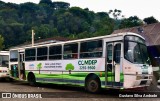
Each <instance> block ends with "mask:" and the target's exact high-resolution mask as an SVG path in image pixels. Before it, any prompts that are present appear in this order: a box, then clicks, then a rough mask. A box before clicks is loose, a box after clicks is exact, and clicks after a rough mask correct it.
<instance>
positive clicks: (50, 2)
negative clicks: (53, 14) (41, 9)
mask: <svg viewBox="0 0 160 101" xmlns="http://www.w3.org/2000/svg"><path fill="white" fill-rule="evenodd" d="M39 4H47V5H52V1H51V0H40V2H39Z"/></svg>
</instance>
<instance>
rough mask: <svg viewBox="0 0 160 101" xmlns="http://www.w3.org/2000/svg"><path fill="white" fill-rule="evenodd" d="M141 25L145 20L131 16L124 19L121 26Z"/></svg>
mask: <svg viewBox="0 0 160 101" xmlns="http://www.w3.org/2000/svg"><path fill="white" fill-rule="evenodd" d="M141 25H143V21H142V20H141V19H139V18H138V17H137V16H131V17H129V18H125V19H122V20H121V23H120V25H119V28H129V27H135V26H141Z"/></svg>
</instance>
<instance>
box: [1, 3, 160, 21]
mask: <svg viewBox="0 0 160 101" xmlns="http://www.w3.org/2000/svg"><path fill="white" fill-rule="evenodd" d="M1 1H4V2H11V3H16V4H20V3H24V2H34V3H39V0H1ZM52 1H63V2H68V3H70V5H71V7H73V6H78V7H81V8H89V10H91V11H94V12H108V11H109V10H114V9H118V10H121V11H122V15H124V17H125V18H128V17H130V16H138V17H139V18H140V19H142V20H143V19H144V18H147V17H150V16H153V17H155V18H156V19H157V20H159V21H160V0H52Z"/></svg>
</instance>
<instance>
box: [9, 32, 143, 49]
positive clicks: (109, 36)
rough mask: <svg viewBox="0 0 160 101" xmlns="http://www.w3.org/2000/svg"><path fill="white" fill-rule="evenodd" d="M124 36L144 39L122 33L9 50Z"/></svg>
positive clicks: (129, 33) (128, 33)
mask: <svg viewBox="0 0 160 101" xmlns="http://www.w3.org/2000/svg"><path fill="white" fill-rule="evenodd" d="M125 35H135V36H139V37H141V38H142V39H144V38H143V37H142V36H140V35H139V34H136V33H133V32H123V33H118V34H111V35H105V36H98V37H92V38H85V39H77V40H70V41H64V42H63V41H62V42H54V43H47V44H34V46H32V44H29V45H24V46H20V47H12V48H10V50H17V49H20V50H23V49H25V48H31V47H43V46H46V45H48V46H51V45H59V44H66V43H74V42H82V41H89V40H97V39H103V38H112V37H118V36H122V37H123V36H125Z"/></svg>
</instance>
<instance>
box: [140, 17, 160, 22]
mask: <svg viewBox="0 0 160 101" xmlns="http://www.w3.org/2000/svg"><path fill="white" fill-rule="evenodd" d="M143 21H144V22H145V23H146V24H152V23H158V20H156V19H155V18H154V17H153V16H151V17H148V18H144V19H143Z"/></svg>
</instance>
